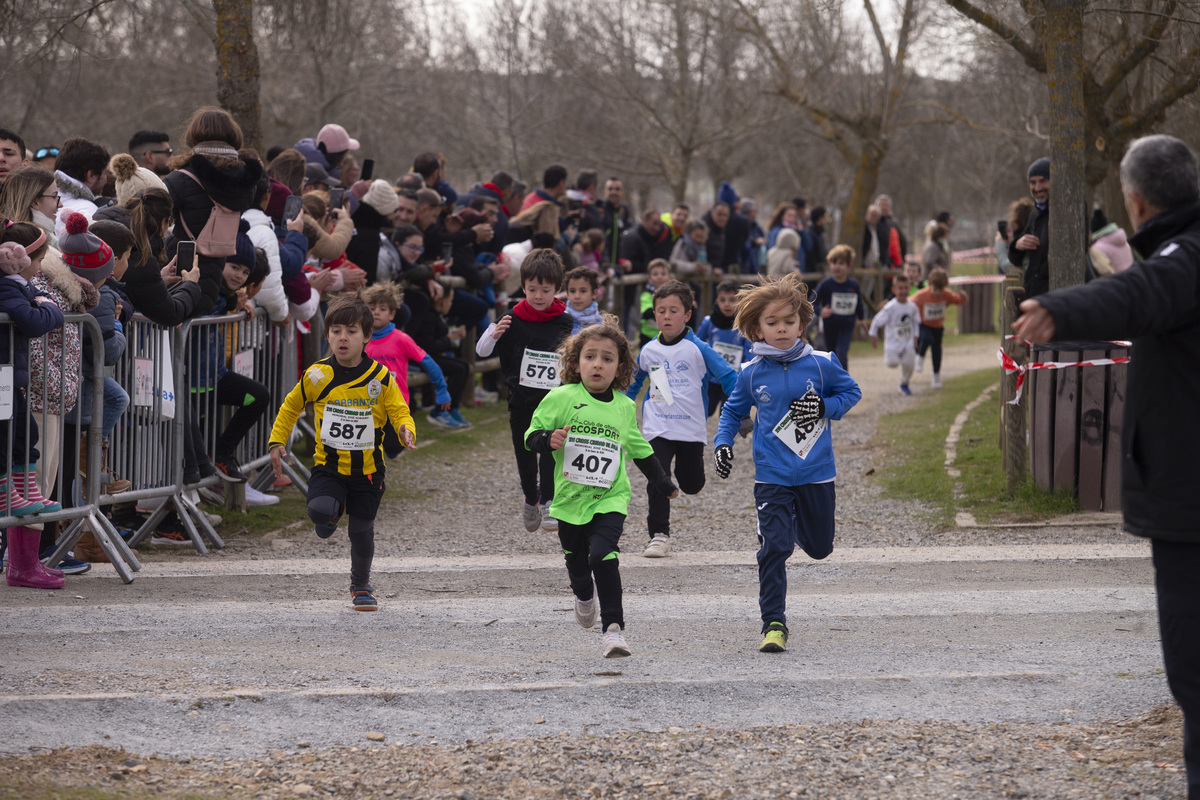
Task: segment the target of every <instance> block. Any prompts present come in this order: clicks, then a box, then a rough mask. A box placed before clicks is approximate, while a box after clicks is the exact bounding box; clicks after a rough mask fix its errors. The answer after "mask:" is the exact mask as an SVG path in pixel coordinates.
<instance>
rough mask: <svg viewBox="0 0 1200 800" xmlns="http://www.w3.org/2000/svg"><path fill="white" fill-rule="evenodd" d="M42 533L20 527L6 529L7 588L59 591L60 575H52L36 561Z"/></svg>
mask: <svg viewBox="0 0 1200 800" xmlns="http://www.w3.org/2000/svg"><path fill="white" fill-rule="evenodd" d="M41 540H42V532H41V531H37V530H34V529H33V528H26V527H24V526H22V525H14V526H13V527H11V528H9V529H8V570H7V574H6V575H5V580H6V581H7V582H8V585H9V586H29V587H32V588H34V589H61V588H63V586H64V585H65V581H63V579H62V576H61V575H52V574H50V573H49V572H47V571H46V568H45V567H44V566H42V562H41V561H40V560H38V547H39V546H40V545H41Z"/></svg>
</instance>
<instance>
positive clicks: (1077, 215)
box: [1045, 0, 1091, 290]
mask: <svg viewBox="0 0 1200 800" xmlns="http://www.w3.org/2000/svg"><path fill="white" fill-rule="evenodd" d="M1084 5H1085V0H1046V26H1045V32H1046V62H1047V70H1046V83H1047V85H1048V87H1049V89H1050V202H1051V204H1052V205H1053V207H1054V211H1053V212H1052V213H1051V214H1050V289H1051V290H1054V289H1061V288H1063V287H1066V286H1075V285H1077V284H1081V283H1083V282H1084V275H1085V271H1086V259H1087V241H1088V226H1087V220H1088V218H1089V217H1090V215H1091V203H1090V202H1089V199H1090V198H1089V195H1088V191H1087V189H1088V187H1087V180H1086V177H1085V175H1084V169H1085V167H1086V153H1085V147H1086V144H1085V114H1086V106H1085V100H1084V93H1083V78H1084V62H1083V7H1084Z"/></svg>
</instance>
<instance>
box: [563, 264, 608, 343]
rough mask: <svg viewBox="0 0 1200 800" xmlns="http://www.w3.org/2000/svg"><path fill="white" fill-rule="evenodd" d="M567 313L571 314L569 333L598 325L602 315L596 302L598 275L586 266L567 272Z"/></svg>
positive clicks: (598, 285)
mask: <svg viewBox="0 0 1200 800" xmlns="http://www.w3.org/2000/svg"><path fill="white" fill-rule="evenodd" d="M566 285H567V313H568V314H570V315H571V319H572V321H573V322H574V326H573V327H572V328H571V334H572V335H574V334H576V333H579V332H580V331H581V330H583V329H584V328H586V327H587V326H589V325H600V324H602V323H603V322H604V317H603V315H602V314H601V313H600V306H599V304H598V303H597V302H596V292H597V291H598V290H599V289H600V276H599V274H598V273H597V272H596V271H595V270H592V269H588V268H587V267H576V268H575V269H573V270H571V271H570V272H568V273H567V281H566Z"/></svg>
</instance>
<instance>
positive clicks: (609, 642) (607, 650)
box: [604, 622, 630, 658]
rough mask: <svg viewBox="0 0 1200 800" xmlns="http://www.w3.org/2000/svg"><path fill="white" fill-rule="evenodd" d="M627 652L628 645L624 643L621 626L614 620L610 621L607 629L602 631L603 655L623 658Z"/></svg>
mask: <svg viewBox="0 0 1200 800" xmlns="http://www.w3.org/2000/svg"><path fill="white" fill-rule="evenodd" d="M629 654H630V653H629V645H627V644H625V637H624V636H623V635H622V634H621V626H620V625H618V624H617V623H615V622H614V623H612V624H611V625H609V626H608V630H606V631H605V632H604V657H605V658H624V657H625V656H627V655H629Z"/></svg>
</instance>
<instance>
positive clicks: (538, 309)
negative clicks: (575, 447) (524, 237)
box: [475, 248, 573, 533]
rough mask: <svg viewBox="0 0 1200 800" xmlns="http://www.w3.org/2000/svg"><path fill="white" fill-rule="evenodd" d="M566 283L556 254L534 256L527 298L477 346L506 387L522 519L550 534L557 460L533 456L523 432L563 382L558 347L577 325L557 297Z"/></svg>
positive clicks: (526, 269) (528, 262) (525, 277)
mask: <svg viewBox="0 0 1200 800" xmlns="http://www.w3.org/2000/svg"><path fill="white" fill-rule="evenodd" d="M562 281H563V263H562V259H560V258H559V257H558V253H555V252H554V250H552V249H548V248H547V249H539V250H532V251H530V253H529V255H527V256H525V260H524V261H522V262H521V287H522V288H523V289H524V290H525V299H524V300H522V301H521V302H519V303H517V305H516V306H515V307H514V308H513V310H512V311H511V312H510V313H508V314H505V315H504V316H502V317H501V318H500V319H498V320H497V321H496V322H494V323H492V324H491V325H490V326H489V327H488V329H487V331H485V332H484V334H483V336H480V337H479V343H478V344H477V345H476V346H475V353H476V354H477V355H478V356H479V357H480V358H487V357H488V356H490V355H491V354H492V351H493V350H496V351H498V355H499V356H500V370H501V372H503V373H504V382H505V383H506V384H508V424H509V426H510V427H511V428H512V437H513V450H514V451H515V453H516V456H517V472H518V474H519V475H520V478H521V491H522V492H523V493H524V495H525V507H524V509H523V510H522V517H521V519H522V522H524V524H525V530H527V531H530V532H532V531H536V530H537V529H538V528H539V527H541V528H542V529H543V530H545V531H548V532H551V533H553V532H555V531H557V530H558V520H556V519H554V518H553V517H551V516H550V511H549V509H550V501H551V500H553V499H554V472H555V467H554V459H553V458H552V457H551V456H549V455H545V454H543V455H540V456H539V455H538V454H537V453H533V452H530V451H529V450H528V449H527V448H526V447H525V432H526V431H527V430H529V425H530V423H531V422H532V421H533V412H534V411H535V410H537V407H538V403H540V402H541V401H542V398H543V397H545V396H546V395H547V394H549V393H550V390H551V389H553V388H554V387H556V386H558V385H560V384H561V383H562V381H561V380H560V379H559V374H558V369H559V367H558V346H559V345H560V344H562V341H563V340H564V339H566V338H567V337H568V336H570V335H571V326H572V324H573V323H572V320H571V316H570V315H569V314H568V313H567V307H566V304H565V303H563V301H562V300H558V299H556V298H555V297H554V295H555V294H556V293H557V292H558V290H559V287H560V286H561V285H562ZM539 477H540V481H539Z"/></svg>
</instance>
